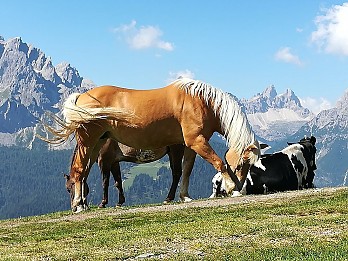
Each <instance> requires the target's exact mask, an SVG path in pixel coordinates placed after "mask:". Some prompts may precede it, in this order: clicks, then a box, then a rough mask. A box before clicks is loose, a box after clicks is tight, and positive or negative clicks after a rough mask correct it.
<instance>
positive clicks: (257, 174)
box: [210, 136, 316, 197]
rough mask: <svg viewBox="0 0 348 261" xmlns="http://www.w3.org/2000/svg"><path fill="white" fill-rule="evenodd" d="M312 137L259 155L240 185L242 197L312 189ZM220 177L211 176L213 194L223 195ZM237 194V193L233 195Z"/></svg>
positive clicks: (313, 142)
mask: <svg viewBox="0 0 348 261" xmlns="http://www.w3.org/2000/svg"><path fill="white" fill-rule="evenodd" d="M315 142H316V138H315V137H314V136H312V137H310V138H304V139H301V140H300V141H299V142H298V143H294V144H289V143H288V144H289V146H288V147H286V148H284V149H283V150H281V151H279V152H276V153H273V154H267V155H263V156H261V158H260V159H259V160H258V161H257V162H256V163H255V165H253V166H252V167H251V168H250V171H249V174H248V177H247V180H246V181H245V182H244V186H243V189H242V190H241V192H242V194H264V193H267V192H278V191H286V190H297V189H302V188H311V187H313V179H314V170H316V164H315V153H316V147H315ZM220 176H221V174H220V173H218V174H216V175H215V176H214V177H213V180H212V182H213V194H212V195H211V196H210V197H217V196H224V195H225V189H224V184H223V183H222V179H221V177H220ZM237 194H238V193H237Z"/></svg>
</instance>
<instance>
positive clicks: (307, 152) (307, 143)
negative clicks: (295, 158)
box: [288, 136, 317, 188]
mask: <svg viewBox="0 0 348 261" xmlns="http://www.w3.org/2000/svg"><path fill="white" fill-rule="evenodd" d="M316 141H317V139H316V138H315V137H314V136H311V137H304V138H303V139H301V140H300V141H299V142H298V143H299V144H300V145H302V147H303V150H302V153H303V156H304V158H305V160H306V163H307V167H308V173H307V177H306V179H305V181H304V182H303V185H304V187H306V188H312V187H314V184H313V180H314V175H315V174H314V171H315V170H316V169H317V165H316V163H315V153H316V152H317V148H316V147H315V143H316ZM288 144H289V145H291V143H288Z"/></svg>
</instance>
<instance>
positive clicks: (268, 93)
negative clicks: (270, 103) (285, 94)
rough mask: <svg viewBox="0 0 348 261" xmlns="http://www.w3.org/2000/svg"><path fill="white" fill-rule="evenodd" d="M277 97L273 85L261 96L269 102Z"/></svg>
mask: <svg viewBox="0 0 348 261" xmlns="http://www.w3.org/2000/svg"><path fill="white" fill-rule="evenodd" d="M277 95H278V93H277V91H276V88H275V87H274V85H273V84H272V85H270V86H269V87H267V88H266V89H265V90H264V91H263V92H262V94H261V96H262V97H264V98H268V99H270V100H273V99H274V98H275V97H276V96H277Z"/></svg>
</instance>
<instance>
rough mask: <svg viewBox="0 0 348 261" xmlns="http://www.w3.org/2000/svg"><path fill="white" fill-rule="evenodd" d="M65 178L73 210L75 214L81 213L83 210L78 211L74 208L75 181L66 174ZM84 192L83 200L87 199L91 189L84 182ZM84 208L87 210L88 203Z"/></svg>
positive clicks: (85, 203)
mask: <svg viewBox="0 0 348 261" xmlns="http://www.w3.org/2000/svg"><path fill="white" fill-rule="evenodd" d="M64 178H65V188H66V190H67V191H68V193H69V196H70V204H71V209H72V211H73V212H74V213H77V212H80V211H81V210H82V209H81V210H78V209H77V208H76V207H74V206H73V201H74V198H75V180H74V179H73V178H71V177H70V176H69V175H66V174H64ZM82 187H83V188H82V191H83V198H87V195H88V193H89V187H88V184H87V182H85V181H83V182H82ZM83 206H86V207H84V208H87V202H84V204H83Z"/></svg>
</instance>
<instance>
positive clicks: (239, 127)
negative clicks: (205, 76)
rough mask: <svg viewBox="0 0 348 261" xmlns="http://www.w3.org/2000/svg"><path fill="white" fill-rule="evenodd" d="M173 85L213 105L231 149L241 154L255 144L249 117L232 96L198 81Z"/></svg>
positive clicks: (177, 81) (188, 80) (185, 81)
mask: <svg viewBox="0 0 348 261" xmlns="http://www.w3.org/2000/svg"><path fill="white" fill-rule="evenodd" d="M173 84H174V85H175V86H177V88H179V89H183V90H185V92H186V93H188V94H190V95H192V96H199V97H201V98H202V99H203V100H204V101H205V102H206V104H208V105H209V104H212V106H213V108H212V109H213V111H214V113H215V115H217V116H218V117H219V119H220V123H221V128H222V131H223V132H224V136H225V138H226V140H227V144H228V146H229V147H232V146H233V147H234V148H235V149H236V150H237V152H238V153H240V154H241V153H242V152H243V149H244V148H245V147H247V146H248V145H250V144H255V142H256V139H255V135H254V132H253V131H252V129H251V126H250V124H249V122H248V120H247V117H246V115H245V113H244V112H243V111H242V109H241V107H240V106H239V104H238V102H237V101H236V100H235V99H234V98H233V97H232V95H230V94H228V93H225V92H223V91H221V90H219V89H217V88H215V87H213V86H211V85H209V84H207V83H204V82H201V81H198V80H192V79H187V78H181V79H178V80H176V81H175V82H173Z"/></svg>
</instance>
